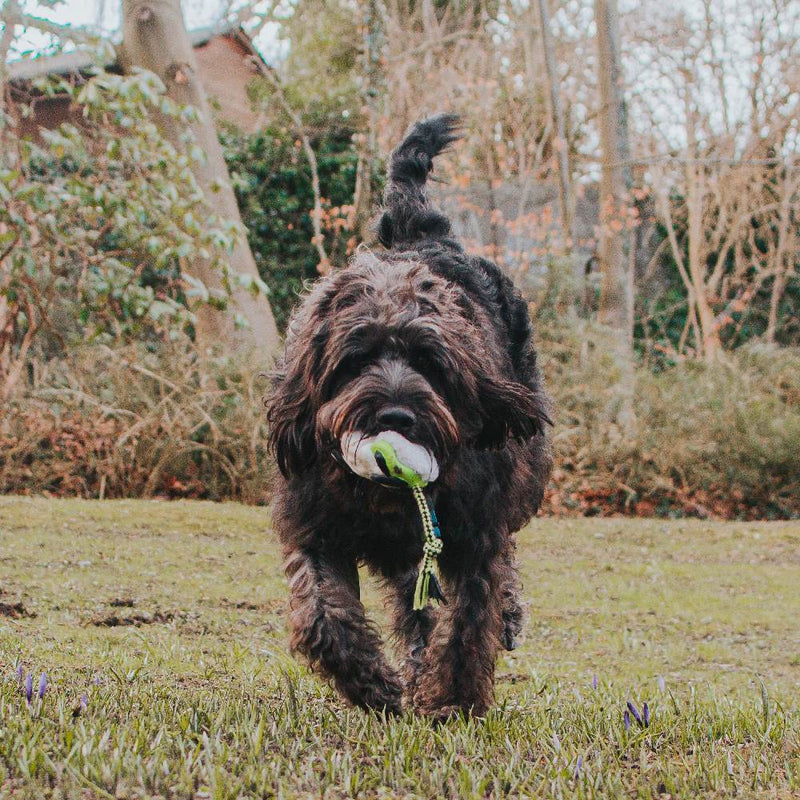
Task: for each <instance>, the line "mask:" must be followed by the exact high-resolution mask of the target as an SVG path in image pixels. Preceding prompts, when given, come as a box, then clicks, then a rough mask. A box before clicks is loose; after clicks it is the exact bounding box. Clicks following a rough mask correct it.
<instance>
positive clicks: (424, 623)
mask: <svg viewBox="0 0 800 800" xmlns="http://www.w3.org/2000/svg"><path fill="white" fill-rule="evenodd" d="M417 575H418V572H417V570H416V568H415V569H412V570H409V571H408V572H405V573H403V574H401V575H397V576H393V577H392V578H389V579H387V581H386V583H387V584H388V588H389V591H390V593H391V594H390V603H391V609H392V625H393V628H394V633H395V636H396V637H397V640H398V642H399V644H400V646H401V647H402V648H403V650H404V653H403V680H404V682H405V695H406V697H408V698H409V700H411V701H412V702H413V698H414V695H415V694H416V692H417V684H418V681H419V675H420V671H421V669H422V666H423V661H424V656H425V648H426V647H427V646H428V639H429V638H430V635H431V631H432V630H433V627H434V623H435V621H436V613H435V612H434V610H433V609H432V608H431V607H430V606H428V607H426V608H424V609H422V610H421V611H414V587H415V586H416V583H417Z"/></svg>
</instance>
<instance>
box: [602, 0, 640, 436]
mask: <svg viewBox="0 0 800 800" xmlns="http://www.w3.org/2000/svg"><path fill="white" fill-rule="evenodd" d="M595 22H596V24H597V53H598V69H599V75H598V83H599V87H600V146H601V149H602V173H601V180H600V204H601V218H600V244H599V248H598V255H599V259H598V260H599V262H600V271H601V282H600V300H599V306H598V315H597V316H598V320H599V322H600V323H601V324H603V325H605V326H606V327H607V328H608V330H609V333H610V334H611V342H612V348H613V351H614V356H615V360H616V363H617V369H618V372H619V383H618V390H617V391H618V394H619V400H620V402H619V404H618V406H617V409H616V411H615V412H614V416H615V417H616V420H617V422H619V423H620V425H621V427H622V428H623V430H625V431H626V432H628V433H630V432H631V430H632V427H633V424H634V422H635V417H634V411H633V388H634V386H633V383H634V364H633V269H632V264H631V260H632V259H631V256H632V251H631V249H630V246H629V243H628V231H627V224H626V222H627V220H626V216H627V213H626V212H627V204H628V190H629V189H630V185H631V172H630V166H629V165H628V162H629V158H630V148H629V145H628V119H627V110H626V108H625V101H624V98H623V96H622V71H621V68H620V57H619V20H618V17H617V4H616V0H595Z"/></svg>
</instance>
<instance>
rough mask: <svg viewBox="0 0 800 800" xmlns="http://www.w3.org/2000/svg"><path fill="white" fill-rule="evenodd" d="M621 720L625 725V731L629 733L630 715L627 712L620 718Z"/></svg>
mask: <svg viewBox="0 0 800 800" xmlns="http://www.w3.org/2000/svg"><path fill="white" fill-rule="evenodd" d="M622 720H623V722H624V723H625V730H626V731H629V730H630V729H631V715H630V714H629V713H628V712H627V711H626V712H625V714H624V715H623V716H622Z"/></svg>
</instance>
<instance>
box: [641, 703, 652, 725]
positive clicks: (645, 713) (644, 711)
mask: <svg viewBox="0 0 800 800" xmlns="http://www.w3.org/2000/svg"><path fill="white" fill-rule="evenodd" d="M642 719H644V726H645V728H647V727H649V726H650V709H649V708H648V707H647V703H645V704H644V705H643V706H642Z"/></svg>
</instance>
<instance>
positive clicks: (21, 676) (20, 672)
mask: <svg viewBox="0 0 800 800" xmlns="http://www.w3.org/2000/svg"><path fill="white" fill-rule="evenodd" d="M24 679H25V669H24V668H23V666H22V664H20V665H19V666H18V667H17V680H18V681H19V682H20V683H22V681H23V680H24Z"/></svg>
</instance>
